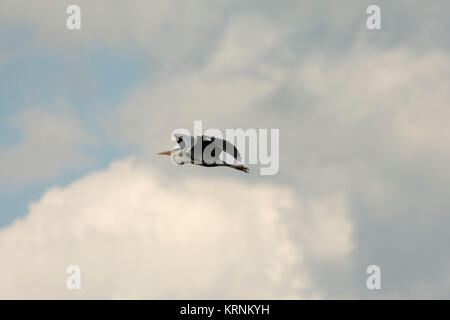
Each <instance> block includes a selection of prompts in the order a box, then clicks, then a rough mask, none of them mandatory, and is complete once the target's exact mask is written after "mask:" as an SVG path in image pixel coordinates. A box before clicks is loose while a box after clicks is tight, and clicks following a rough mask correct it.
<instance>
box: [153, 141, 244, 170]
mask: <svg viewBox="0 0 450 320" xmlns="http://www.w3.org/2000/svg"><path fill="white" fill-rule="evenodd" d="M175 139H176V141H177V143H178V148H175V149H173V150H172V151H165V152H160V153H159V154H164V155H170V156H171V157H172V159H173V161H174V162H175V163H176V164H179V165H182V164H185V163H191V164H195V165H199V166H203V167H229V168H233V169H236V170H240V171H243V172H246V173H248V168H247V167H245V166H243V165H236V164H231V163H227V162H225V161H224V160H222V159H220V155H221V154H222V152H225V153H228V154H230V155H232V156H233V158H234V159H236V160H240V158H241V156H240V154H239V151H238V150H237V148H236V147H235V146H234V145H233V144H231V143H230V142H228V141H226V140H222V139H219V138H216V137H208V136H201V137H196V138H194V137H192V136H185V135H175Z"/></svg>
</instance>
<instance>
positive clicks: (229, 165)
mask: <svg viewBox="0 0 450 320" xmlns="http://www.w3.org/2000/svg"><path fill="white" fill-rule="evenodd" d="M226 166H227V167H230V168H233V169H236V170H239V171H244V172H245V173H248V171H249V169H248V168H247V167H245V166H243V165H242V164H240V165H234V164H229V163H227V164H226Z"/></svg>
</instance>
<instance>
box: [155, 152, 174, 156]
mask: <svg viewBox="0 0 450 320" xmlns="http://www.w3.org/2000/svg"><path fill="white" fill-rule="evenodd" d="M158 154H159V155H164V156H170V155H171V154H172V151H163V152H158Z"/></svg>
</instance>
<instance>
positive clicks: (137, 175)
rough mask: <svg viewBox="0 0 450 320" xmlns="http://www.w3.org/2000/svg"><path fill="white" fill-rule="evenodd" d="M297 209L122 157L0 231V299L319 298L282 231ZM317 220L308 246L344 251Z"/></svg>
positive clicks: (251, 188) (250, 189)
mask: <svg viewBox="0 0 450 320" xmlns="http://www.w3.org/2000/svg"><path fill="white" fill-rule="evenodd" d="M180 172H181V171H180ZM180 174H181V173H180ZM225 193H226V196H224V194H225ZM327 201H329V199H325V198H324V199H315V200H312V203H313V206H315V209H314V210H313V212H310V213H309V214H319V215H320V217H325V216H327V215H330V217H333V216H335V212H333V211H334V210H330V209H331V208H330V207H329V206H330V205H329V204H328V205H327V204H326V202H327ZM297 205H298V203H297V200H296V199H295V197H294V194H293V193H292V190H290V189H289V188H286V187H276V186H270V185H263V184H259V185H250V184H249V183H244V182H239V181H235V180H231V179H214V180H210V179H201V178H193V179H183V178H178V179H177V180H175V179H167V178H162V177H161V176H159V175H158V174H156V173H155V171H154V170H153V169H151V168H148V167H144V166H142V165H139V164H137V163H136V162H135V161H134V160H132V159H126V160H121V161H117V162H114V163H113V164H112V165H111V166H110V168H109V169H107V170H104V171H101V172H94V173H92V174H90V175H87V176H85V177H83V178H81V179H80V180H78V181H76V182H74V183H73V184H71V185H70V186H68V187H66V188H62V189H61V188H53V189H51V190H48V191H47V192H46V193H45V195H44V196H43V197H42V198H41V199H40V200H39V201H38V202H36V203H34V204H32V205H31V206H30V211H29V214H28V215H27V216H26V217H25V218H24V219H21V220H18V221H16V222H15V223H14V224H13V225H12V226H10V227H8V228H6V229H4V230H2V231H1V232H0V259H1V261H2V263H1V265H0V284H1V286H0V288H1V290H0V297H1V298H7V299H10V298H45V299H46V298H64V299H65V298H105V299H110V298H160V299H161V298H162V299H164V298H175V299H178V298H209V299H211V298H233V299H236V298H276V299H280V298H299V297H301V298H312V297H319V296H320V295H321V293H320V292H318V291H317V290H316V289H315V288H314V286H313V283H312V282H311V280H310V278H309V270H308V265H307V261H304V257H303V252H304V251H305V250H313V251H315V250H316V247H315V246H314V245H311V244H308V243H305V247H303V244H301V243H294V242H293V241H292V239H291V237H290V236H289V233H288V230H287V225H286V221H287V220H286V217H287V216H289V215H301V216H303V217H305V218H306V217H307V216H308V210H302V211H297V208H298V207H297ZM331 205H332V203H331ZM320 206H323V207H322V208H320ZM340 210H344V209H343V208H341V209H340ZM342 214H343V215H342ZM338 215H341V217H342V218H343V219H344V220H345V222H344V224H348V223H350V222H349V221H348V217H346V216H345V213H342V212H340V213H338ZM331 219H332V221H333V218H331ZM316 222H319V221H318V220H317V221H316ZM319 224H321V222H320V223H319ZM326 226H327V228H325V229H323V230H321V231H319V230H320V229H321V226H320V225H318V224H317V223H311V224H310V228H311V231H310V234H314V233H317V234H318V235H320V238H321V239H319V238H317V240H318V241H320V242H321V243H322V244H321V245H319V249H318V251H317V253H318V254H322V253H323V248H322V247H323V246H326V243H328V244H332V247H331V248H333V250H334V249H336V251H335V252H334V255H335V257H336V256H339V257H340V258H343V257H344V256H346V255H347V254H348V243H347V240H345V241H343V242H341V241H337V242H335V241H334V240H333V238H332V235H333V234H335V233H336V232H341V233H342V234H343V237H351V230H350V228H344V229H342V228H341V229H340V230H335V229H334V228H335V227H340V224H333V222H331V223H326ZM329 227H331V228H329ZM328 232H330V233H329V234H327V233H328ZM322 236H323V237H322ZM341 245H342V248H341ZM72 264H76V265H79V266H80V267H81V270H82V290H81V291H79V292H75V291H69V290H68V289H66V287H65V281H66V278H67V275H66V274H65V270H66V268H67V266H68V265H72Z"/></svg>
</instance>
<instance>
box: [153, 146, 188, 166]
mask: <svg viewBox="0 0 450 320" xmlns="http://www.w3.org/2000/svg"><path fill="white" fill-rule="evenodd" d="M158 154H159V155H165V156H171V158H172V161H173V162H174V163H175V164H178V165H181V164H184V160H183V156H184V152H183V149H181V150H180V149H178V150H171V151H162V152H158Z"/></svg>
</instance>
